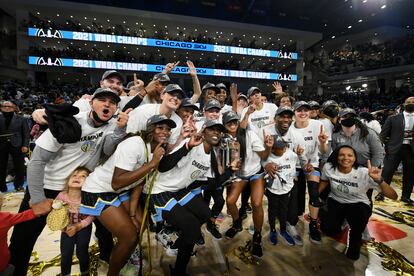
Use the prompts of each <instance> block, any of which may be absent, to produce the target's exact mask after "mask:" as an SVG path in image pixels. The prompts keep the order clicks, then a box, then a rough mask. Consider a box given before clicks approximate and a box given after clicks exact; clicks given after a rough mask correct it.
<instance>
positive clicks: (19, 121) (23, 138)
mask: <svg viewBox="0 0 414 276" xmlns="http://www.w3.org/2000/svg"><path fill="white" fill-rule="evenodd" d="M29 133H30V131H29V126H28V124H27V121H26V119H25V118H23V117H22V116H20V115H17V114H13V118H12V119H11V121H10V125H9V127H8V128H6V119H5V118H4V116H3V114H2V113H0V149H3V148H4V147H6V145H7V141H10V144H11V145H12V146H13V147H29V142H30V136H29ZM7 134H12V135H11V136H8V135H7Z"/></svg>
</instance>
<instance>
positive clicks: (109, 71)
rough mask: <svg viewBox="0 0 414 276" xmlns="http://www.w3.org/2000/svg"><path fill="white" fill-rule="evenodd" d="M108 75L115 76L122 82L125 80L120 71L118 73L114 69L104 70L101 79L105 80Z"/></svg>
mask: <svg viewBox="0 0 414 276" xmlns="http://www.w3.org/2000/svg"><path fill="white" fill-rule="evenodd" d="M110 77H117V78H118V79H119V80H120V81H121V82H122V83H124V82H125V78H124V76H123V75H122V74H121V73H119V72H118V71H115V70H108V71H105V73H103V75H102V79H101V80H106V79H109V78H110Z"/></svg>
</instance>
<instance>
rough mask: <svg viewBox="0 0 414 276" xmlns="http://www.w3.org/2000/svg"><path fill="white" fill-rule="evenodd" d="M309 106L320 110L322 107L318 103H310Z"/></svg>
mask: <svg viewBox="0 0 414 276" xmlns="http://www.w3.org/2000/svg"><path fill="white" fill-rule="evenodd" d="M308 104H309V105H310V107H311V108H320V107H321V106H320V105H319V103H318V102H317V101H309V102H308Z"/></svg>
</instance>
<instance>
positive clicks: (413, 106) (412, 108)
mask: <svg viewBox="0 0 414 276" xmlns="http://www.w3.org/2000/svg"><path fill="white" fill-rule="evenodd" d="M404 110H405V111H407V112H409V113H411V112H414V104H407V105H406V106H404Z"/></svg>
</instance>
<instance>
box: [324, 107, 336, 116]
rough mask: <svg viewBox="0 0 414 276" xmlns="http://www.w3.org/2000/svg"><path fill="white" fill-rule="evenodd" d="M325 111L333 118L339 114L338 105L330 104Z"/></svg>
mask: <svg viewBox="0 0 414 276" xmlns="http://www.w3.org/2000/svg"><path fill="white" fill-rule="evenodd" d="M323 113H324V114H325V115H327V116H329V117H331V118H335V117H336V116H338V109H337V108H336V106H328V107H327V108H325V110H324V111H323Z"/></svg>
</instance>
